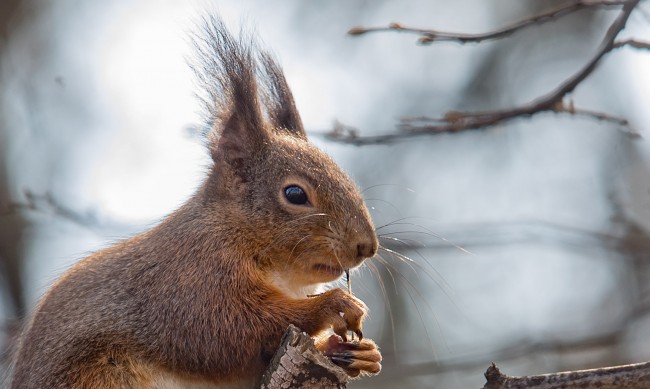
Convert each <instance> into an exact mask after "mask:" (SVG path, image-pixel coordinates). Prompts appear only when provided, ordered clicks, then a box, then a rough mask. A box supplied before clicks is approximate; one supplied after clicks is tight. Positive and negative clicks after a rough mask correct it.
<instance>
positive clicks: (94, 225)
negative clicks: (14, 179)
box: [0, 190, 138, 233]
mask: <svg viewBox="0 0 650 389" xmlns="http://www.w3.org/2000/svg"><path fill="white" fill-rule="evenodd" d="M23 195H24V197H25V201H22V202H17V201H11V202H8V203H0V217H2V216H10V215H12V214H15V213H17V212H21V211H31V212H42V213H49V214H52V215H53V216H56V217H58V218H61V219H64V220H68V221H71V222H73V223H75V224H77V225H79V226H83V227H86V228H89V229H93V230H100V231H102V232H104V233H110V232H119V233H128V232H130V231H133V230H135V229H137V227H138V226H137V225H136V224H128V223H123V222H119V221H116V220H110V219H108V218H106V217H102V216H101V215H100V214H99V213H97V212H95V211H93V210H89V211H86V212H81V211H78V210H76V209H74V208H70V207H67V206H66V205H64V204H62V203H60V202H59V201H57V200H56V199H55V198H54V196H52V194H51V193H49V192H46V193H45V194H43V195H40V194H36V193H33V192H32V191H30V190H24V191H23Z"/></svg>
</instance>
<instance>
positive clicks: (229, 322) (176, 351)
mask: <svg viewBox="0 0 650 389" xmlns="http://www.w3.org/2000/svg"><path fill="white" fill-rule="evenodd" d="M198 36H199V37H198V38H196V39H195V46H196V48H197V51H198V53H199V56H200V58H201V65H200V66H198V67H197V68H195V69H194V70H195V71H196V73H197V74H198V80H199V82H200V84H202V86H203V87H204V88H205V95H204V98H203V100H204V102H205V103H206V104H207V110H208V116H209V121H210V123H209V130H208V133H207V136H206V143H207V148H208V151H209V153H210V156H211V159H212V161H213V163H212V164H211V166H210V169H209V171H208V172H207V174H206V175H207V177H206V178H205V180H204V182H203V183H202V184H201V185H200V186H199V188H198V189H197V191H196V192H195V193H194V194H193V195H192V196H191V198H190V199H189V200H187V201H186V202H185V203H184V204H183V205H182V206H180V207H179V209H177V210H176V211H174V212H172V213H171V214H170V215H169V216H167V217H166V218H164V219H163V220H162V221H161V222H160V223H159V224H158V225H157V226H155V227H153V228H152V229H150V230H148V231H146V232H144V233H142V234H140V235H136V236H134V237H132V238H129V239H127V240H124V241H122V242H120V243H118V244H117V245H115V246H113V247H110V248H107V249H104V250H101V251H98V252H96V253H94V254H92V255H90V256H88V257H86V258H84V259H82V260H80V261H79V262H78V263H76V264H75V265H74V266H72V267H71V268H70V269H69V270H68V271H66V272H65V273H64V274H63V275H62V276H61V277H60V278H59V279H58V280H57V281H55V282H54V284H53V285H52V286H51V287H50V289H49V290H48V291H47V292H46V294H45V295H44V296H43V298H42V299H41V301H40V302H39V304H38V305H37V306H36V308H35V310H34V312H33V314H32V316H31V319H30V320H29V322H28V323H27V324H26V326H25V329H24V330H23V333H22V335H21V337H20V339H19V341H18V346H17V353H16V357H15V361H14V367H13V376H12V381H11V387H12V388H172V387H174V388H175V387H183V388H191V387H200V388H220V387H229V388H230V387H243V388H246V387H253V386H254V385H255V384H256V383H257V382H258V381H259V379H260V377H261V375H262V373H263V371H264V369H265V367H266V365H267V364H268V363H269V361H270V359H271V357H272V355H273V352H274V351H275V349H276V348H277V347H278V346H279V343H280V339H281V337H282V335H283V333H284V332H285V330H286V329H287V327H288V326H289V324H294V325H296V326H297V327H298V328H300V329H301V330H303V331H305V332H306V333H307V334H309V335H310V336H312V337H314V338H315V339H316V347H317V348H318V349H319V350H321V351H323V352H324V353H325V354H326V355H328V356H330V357H331V359H332V360H333V361H334V362H335V363H337V364H338V365H340V366H341V367H343V368H344V369H346V371H347V373H348V374H349V375H350V376H351V377H354V376H357V375H360V374H376V373H378V372H379V371H380V369H381V364H380V362H381V354H380V352H379V349H378V347H377V346H376V344H375V343H374V342H373V341H372V340H369V339H366V338H363V334H362V331H361V325H362V321H363V319H364V317H365V316H366V313H367V310H368V309H367V307H366V305H365V304H364V303H363V302H362V301H361V300H359V299H357V298H356V297H354V296H353V295H352V294H350V293H348V292H347V291H344V290H342V289H340V288H334V289H329V290H327V291H324V292H323V291H322V290H323V289H322V286H323V285H324V284H326V283H329V282H332V281H335V280H337V279H339V278H341V277H342V275H343V274H344V273H345V272H347V271H349V269H354V268H357V267H359V266H360V265H361V264H362V263H363V262H364V260H365V259H367V258H371V257H373V256H374V255H375V254H376V253H377V249H378V241H377V237H376V234H375V230H374V226H373V223H372V221H371V218H370V216H369V213H368V210H367V208H366V206H365V203H364V201H363V199H362V196H361V194H360V191H359V189H358V188H357V186H356V185H355V184H354V183H353V182H352V180H351V179H350V178H349V177H348V176H347V175H346V174H345V173H344V172H343V170H342V169H341V168H340V167H339V166H338V165H337V164H336V163H335V162H334V161H333V160H332V159H331V158H330V157H328V156H327V155H326V154H324V153H323V152H322V151H320V150H319V149H318V148H316V147H315V146H313V145H312V144H310V143H309V142H308V139H307V135H306V133H305V130H304V128H303V125H302V122H301V119H300V116H299V114H298V112H297V111H296V107H295V103H294V100H293V97H292V94H291V91H290V89H289V87H288V84H287V81H286V79H285V77H284V75H283V72H282V70H281V68H280V67H279V65H278V64H277V62H276V60H275V59H274V58H273V56H272V55H270V54H269V53H268V52H266V51H264V50H261V49H259V48H258V47H257V45H256V44H255V43H251V42H252V41H248V40H246V39H245V38H242V37H241V35H240V37H238V38H235V37H234V36H233V35H231V34H230V33H229V32H228V31H227V29H226V28H225V26H224V24H223V22H222V21H221V20H220V19H219V18H217V17H209V18H207V19H206V21H205V23H204V26H203V29H202V32H201V33H200V34H199V35H198ZM328 330H332V331H333V332H334V334H335V335H329V334H328ZM349 332H353V333H356V334H357V335H358V337H359V338H360V339H361V340H360V341H355V342H347V340H348V338H347V337H346V335H347V334H349ZM328 336H329V338H328ZM332 337H340V338H339V339H340V341H339V342H334V343H335V344H334V348H335V349H334V350H332V349H331V348H332V341H331V338H332ZM341 345H345V347H340V346H341ZM328 348H329V349H328Z"/></svg>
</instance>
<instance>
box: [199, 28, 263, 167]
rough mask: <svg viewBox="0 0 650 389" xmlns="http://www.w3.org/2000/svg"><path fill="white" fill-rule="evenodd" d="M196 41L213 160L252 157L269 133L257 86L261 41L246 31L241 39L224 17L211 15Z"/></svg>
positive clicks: (227, 160) (200, 81) (202, 96)
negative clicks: (257, 53)
mask: <svg viewBox="0 0 650 389" xmlns="http://www.w3.org/2000/svg"><path fill="white" fill-rule="evenodd" d="M194 45H195V47H196V51H197V53H198V56H199V61H198V63H199V65H200V66H198V67H197V66H193V70H194V72H195V73H196V76H197V79H198V81H199V83H200V84H201V86H202V92H203V93H202V94H201V95H200V96H199V97H200V98H201V100H202V101H203V104H204V110H205V113H206V114H207V121H208V128H210V130H209V133H208V143H209V144H208V148H209V150H210V154H211V155H212V159H213V160H214V161H215V162H216V161H217V160H220V161H225V162H229V159H231V158H234V159H237V160H241V159H242V158H246V156H247V155H250V153H254V152H255V151H256V150H258V149H259V147H261V145H262V144H263V143H264V140H265V139H266V138H267V136H268V134H267V131H266V130H265V125H264V121H263V118H262V111H261V108H260V104H259V98H258V91H257V89H258V88H257V79H256V73H257V68H258V65H257V62H258V61H257V60H256V58H255V55H254V52H255V44H254V42H253V40H252V38H250V37H249V36H246V35H245V34H240V36H239V38H238V39H236V38H235V37H233V36H232V35H231V34H230V33H229V32H228V30H227V29H226V27H225V25H224V23H223V21H222V20H221V19H219V18H217V17H209V18H207V19H206V20H204V23H203V28H202V31H201V32H200V35H195V36H194ZM231 162H232V161H231Z"/></svg>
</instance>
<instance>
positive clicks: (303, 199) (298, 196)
mask: <svg viewBox="0 0 650 389" xmlns="http://www.w3.org/2000/svg"><path fill="white" fill-rule="evenodd" d="M284 197H286V198H287V200H289V202H290V203H291V204H296V205H305V204H307V193H305V191H304V190H303V189H302V188H301V187H299V186H295V185H291V186H287V187H286V188H284Z"/></svg>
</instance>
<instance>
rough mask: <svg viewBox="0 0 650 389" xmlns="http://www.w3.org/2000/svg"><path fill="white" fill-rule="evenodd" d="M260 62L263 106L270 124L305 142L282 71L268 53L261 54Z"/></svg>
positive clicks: (305, 138)
mask: <svg viewBox="0 0 650 389" xmlns="http://www.w3.org/2000/svg"><path fill="white" fill-rule="evenodd" d="M260 60H261V62H262V65H263V71H264V77H263V80H264V86H265V89H264V94H263V98H264V104H265V106H266V109H267V113H268V115H269V118H270V120H271V124H272V125H273V127H274V128H275V129H276V130H279V131H287V132H289V133H290V134H291V135H293V136H295V137H297V138H300V139H302V140H305V141H306V140H307V134H306V133H305V129H304V128H303V126H302V120H301V119H300V114H299V113H298V110H297V109H296V104H295V102H294V99H293V94H292V93H291V89H289V84H287V80H286V78H285V77H284V73H283V72H282V69H281V68H280V66H279V65H278V63H277V61H276V60H275V59H274V58H273V56H272V55H271V54H269V53H268V52H262V53H261V54H260Z"/></svg>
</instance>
